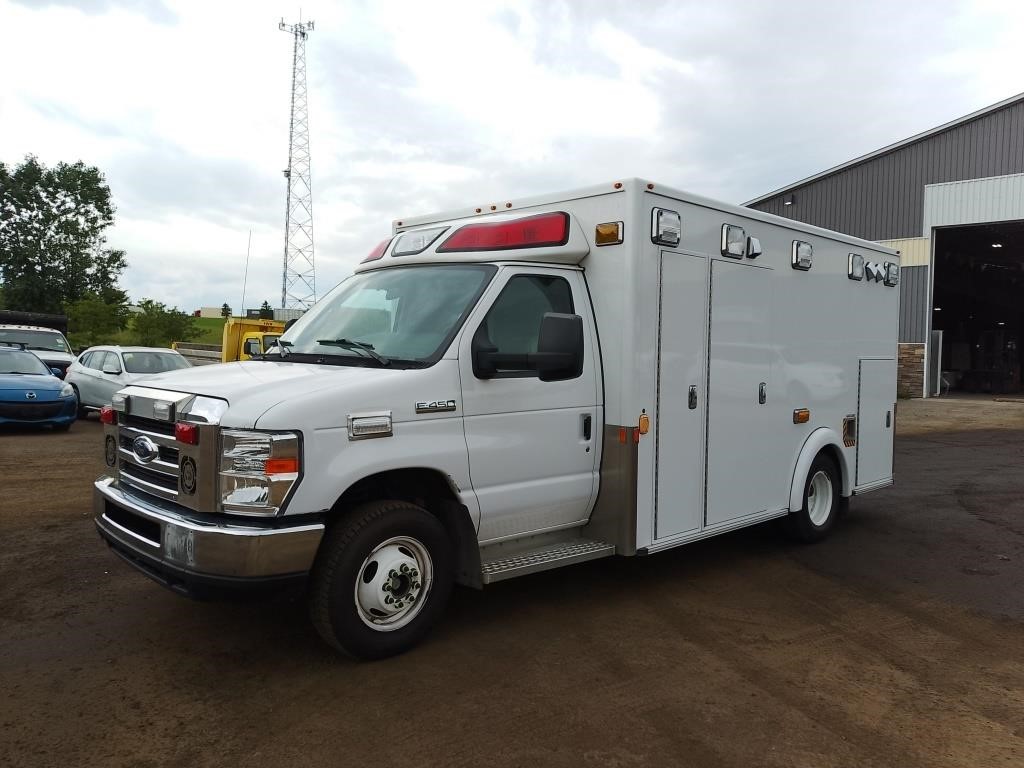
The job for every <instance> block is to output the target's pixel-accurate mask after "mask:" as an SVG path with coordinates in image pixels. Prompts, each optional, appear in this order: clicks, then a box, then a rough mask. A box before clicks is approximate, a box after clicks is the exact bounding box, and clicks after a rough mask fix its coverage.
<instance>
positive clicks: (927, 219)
mask: <svg viewBox="0 0 1024 768" xmlns="http://www.w3.org/2000/svg"><path fill="white" fill-rule="evenodd" d="M1019 219H1024V174H1020V173H1018V174H1014V175H1012V176H999V177H997V178H994V179H973V180H968V181H951V182H947V183H945V184H933V185H930V186H928V187H926V188H925V190H924V231H925V232H931V230H932V227H949V226H954V225H958V224H981V223H988V222H991V221H1016V220H1019Z"/></svg>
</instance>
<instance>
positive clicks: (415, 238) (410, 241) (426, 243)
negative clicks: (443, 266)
mask: <svg viewBox="0 0 1024 768" xmlns="http://www.w3.org/2000/svg"><path fill="white" fill-rule="evenodd" d="M447 231H448V227H433V228H432V229H417V230H415V231H413V232H404V233H403V234H401V235H399V236H398V240H396V241H395V247H394V248H392V249H391V255H392V256H412V255H413V254H416V253H423V251H425V250H427V248H429V247H430V244H431V243H433V242H434V241H435V240H437V238H439V237H440V236H441V235H442V234H443V233H444V232H447Z"/></svg>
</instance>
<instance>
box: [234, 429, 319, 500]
mask: <svg viewBox="0 0 1024 768" xmlns="http://www.w3.org/2000/svg"><path fill="white" fill-rule="evenodd" d="M221 440H222V442H221V458H220V506H221V510H222V511H224V512H230V513H234V514H240V515H275V514H277V512H278V511H279V510H280V509H281V508H282V507H283V506H284V503H285V501H287V499H288V495H289V493H291V490H292V488H294V487H295V484H296V483H297V482H298V480H299V471H300V463H301V456H300V449H299V436H298V435H297V434H296V433H294V432H254V431H250V430H243V429H225V430H224V431H223V432H222V433H221Z"/></svg>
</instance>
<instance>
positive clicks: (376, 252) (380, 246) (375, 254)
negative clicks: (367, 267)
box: [361, 237, 391, 264]
mask: <svg viewBox="0 0 1024 768" xmlns="http://www.w3.org/2000/svg"><path fill="white" fill-rule="evenodd" d="M389 245H391V238H390V237H389V238H388V239H387V240H381V241H380V242H379V243H377V247H376V248H374V249H373V250H372V251H370V255H369V256H367V257H366V258H365V259H363V261H362V262H361V263H363V264H365V263H366V262H368V261H376V260H377V259H379V258H380V257H381V256H383V255H384V251H386V250H387V249H388V246H389Z"/></svg>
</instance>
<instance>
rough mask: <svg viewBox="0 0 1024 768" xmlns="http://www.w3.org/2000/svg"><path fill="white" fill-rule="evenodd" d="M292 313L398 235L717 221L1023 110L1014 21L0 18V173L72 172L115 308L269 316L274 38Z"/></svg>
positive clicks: (111, 1)
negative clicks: (308, 167) (656, 214)
mask: <svg viewBox="0 0 1024 768" xmlns="http://www.w3.org/2000/svg"><path fill="white" fill-rule="evenodd" d="M300 13H301V17H302V19H304V20H310V19H311V20H313V21H314V23H315V29H314V31H313V32H312V33H311V34H310V36H309V39H308V41H307V44H306V59H307V80H308V98H309V126H310V147H311V153H312V185H313V217H314V240H315V259H316V281H317V293H318V295H323V294H325V293H326V292H327V291H328V290H329V289H330V288H331V287H333V286H334V285H335V284H337V283H338V282H339V281H341V280H342V279H344V278H345V277H346V276H347V275H348V274H349V273H350V272H351V270H352V268H353V266H354V265H355V264H357V263H358V262H359V261H360V260H362V259H363V258H364V257H365V256H366V254H367V253H369V252H370V250H371V249H372V248H373V247H374V246H375V245H376V244H377V243H378V242H379V241H380V240H382V239H383V238H385V237H387V236H389V234H390V232H391V223H392V221H393V220H395V219H401V218H403V217H409V216H416V215H421V214H428V213H432V212H435V211H444V210H450V209H455V208H467V207H476V206H478V205H481V204H490V203H492V202H500V201H504V200H509V199H517V198H522V197H526V196H530V195H534V194H547V193H551V192H558V191H561V190H569V189H574V188H577V187H582V186H588V185H592V184H600V183H604V182H609V181H614V180H616V179H619V178H626V177H632V176H639V177H643V178H649V179H652V180H654V181H656V182H658V183H661V184H666V185H669V186H673V187H678V188H681V189H685V190H687V191H690V192H693V193H697V194H702V195H706V196H708V197H712V198H717V199H720V200H724V201H726V202H730V203H741V202H744V201H746V200H748V199H751V198H754V197H756V196H759V195H761V194H764V193H766V192H770V191H772V190H774V189H777V188H778V187H781V186H784V185H786V184H789V183H791V182H794V181H797V180H799V179H802V178H804V177H806V176H809V175H811V174H814V173H817V172H819V171H822V170H825V169H826V168H830V167H832V166H834V165H838V164H840V163H843V162H845V161H847V160H850V159H852V158H854V157H857V156H859V155H862V154H865V153H867V152H871V151H873V150H875V149H878V148H880V147H882V146H885V145H887V144H890V143H892V142H894V141H898V140H900V139H903V138H906V137H908V136H911V135H913V134H916V133H919V132H921V131H924V130H927V129H929V128H932V127H934V126H937V125H940V124H941V123H944V122H947V121H949V120H953V119H956V118H957V117H960V116H962V115H965V114H968V113H970V112H973V111H974V110H976V109H979V108H982V107H984V106H987V105H989V104H992V103H995V102H998V101H1001V100H1003V99H1005V98H1008V97H1010V96H1013V95H1015V94H1017V93H1020V92H1022V91H1024V67H1022V66H1021V63H1020V61H1021V60H1020V46H1021V42H1020V41H1021V40H1022V39H1024V3H1022V2H1020V0H930V1H926V0H921V1H918V0H904V1H903V2H899V0H884V1H879V0H858V2H849V1H848V0H811V1H808V0H789V2H786V3H779V2H770V1H763V2H755V1H754V0H715V1H714V2H709V1H708V0H700V1H699V2H690V0H675V1H674V2H655V0H624V1H622V2H619V1H618V0H566V1H564V2H560V1H559V0H543V1H542V2H530V1H529V0H521V1H519V2H511V1H508V0H487V2H481V1H480V0H475V1H474V2H462V1H461V0H450V1H449V0H431V2H423V0H419V1H418V2H404V1H402V0H391V1H389V2H384V1H383V0H380V1H378V2H314V1H311V0H303V2H302V5H301V8H300V7H298V6H290V5H288V4H284V3H281V2H263V0H245V1H242V0H237V1H231V0H205V1H204V0H180V1H178V0H0V73H2V74H0V161H3V162H6V163H10V164H14V163H18V162H20V161H21V160H22V159H23V158H24V157H25V156H26V155H28V154H33V155H36V156H37V157H39V159H40V160H41V161H42V162H44V163H46V164H54V163H57V162H60V161H67V162H75V161H77V160H82V161H84V162H85V163H87V164H89V165H95V166H96V167H98V168H99V169H100V170H101V171H102V172H103V173H104V175H105V176H106V179H107V181H108V183H109V185H110V188H111V192H112V195H113V199H114V204H115V206H116V208H117V214H116V223H115V225H114V226H113V227H112V228H111V229H110V230H109V232H108V238H109V244H110V246H111V247H116V248H123V249H124V250H125V251H126V252H127V257H128V264H129V266H128V268H127V270H126V271H125V272H124V274H123V276H122V280H121V284H122V287H123V288H125V289H126V290H127V291H128V292H129V295H130V296H131V297H132V298H133V299H134V300H138V299H141V298H151V299H155V300H157V301H162V302H164V303H166V304H167V305H169V306H177V307H179V308H181V309H183V310H186V311H192V310H194V309H197V308H199V307H200V306H220V305H221V304H223V303H225V302H227V303H228V304H229V305H231V306H232V307H233V308H235V309H236V312H237V310H238V308H239V307H240V306H241V301H242V290H243V276H244V274H245V264H246V251H247V245H248V243H249V238H250V233H251V248H250V255H249V269H248V277H247V279H246V285H245V291H246V293H245V306H246V307H257V306H259V304H260V303H262V302H263V301H264V300H267V301H269V302H270V304H271V305H272V306H279V305H280V300H281V273H282V257H283V251H284V216H285V196H286V186H285V184H286V182H285V179H284V175H283V173H282V171H283V170H284V168H285V167H286V166H287V158H288V126H289V104H290V88H291V62H292V38H291V37H290V36H289V35H287V34H285V33H284V32H282V31H280V30H279V29H278V22H279V21H280V20H281V19H282V17H283V18H284V19H285V20H286V21H287V22H294V21H298V20H299V18H300Z"/></svg>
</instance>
